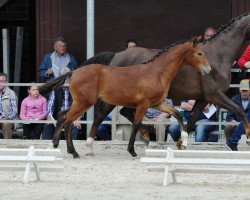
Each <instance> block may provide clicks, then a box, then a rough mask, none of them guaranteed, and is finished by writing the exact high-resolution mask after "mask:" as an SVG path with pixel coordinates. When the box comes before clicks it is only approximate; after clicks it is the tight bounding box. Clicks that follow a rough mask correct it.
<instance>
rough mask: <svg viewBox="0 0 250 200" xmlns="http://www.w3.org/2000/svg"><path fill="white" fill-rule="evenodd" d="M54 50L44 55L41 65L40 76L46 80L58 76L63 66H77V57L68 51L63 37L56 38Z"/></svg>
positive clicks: (71, 68) (73, 67) (71, 67)
mask: <svg viewBox="0 0 250 200" xmlns="http://www.w3.org/2000/svg"><path fill="white" fill-rule="evenodd" d="M54 50H55V51H54V52H52V53H51V52H50V53H47V54H46V55H45V56H44V58H43V60H42V62H41V65H40V67H39V77H40V78H41V79H43V81H46V82H48V81H50V80H53V79H55V78H57V77H58V76H59V74H60V70H61V69H62V68H63V67H68V68H70V70H74V69H76V68H77V62H76V59H75V57H74V56H73V55H72V54H70V53H68V52H67V45H66V42H65V40H64V39H63V38H62V37H58V38H57V39H56V40H55V43H54Z"/></svg>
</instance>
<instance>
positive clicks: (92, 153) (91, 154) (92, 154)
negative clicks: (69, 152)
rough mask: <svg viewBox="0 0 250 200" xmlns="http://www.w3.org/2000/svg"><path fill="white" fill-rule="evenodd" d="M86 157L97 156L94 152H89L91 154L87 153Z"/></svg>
mask: <svg viewBox="0 0 250 200" xmlns="http://www.w3.org/2000/svg"><path fill="white" fill-rule="evenodd" d="M85 155H86V156H94V155H95V154H94V152H89V153H86V154H85Z"/></svg>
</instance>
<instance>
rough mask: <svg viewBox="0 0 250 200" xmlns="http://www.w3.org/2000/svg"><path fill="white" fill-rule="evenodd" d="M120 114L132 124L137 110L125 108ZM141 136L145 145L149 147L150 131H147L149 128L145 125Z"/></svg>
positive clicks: (141, 127)
mask: <svg viewBox="0 0 250 200" xmlns="http://www.w3.org/2000/svg"><path fill="white" fill-rule="evenodd" d="M120 114H121V115H122V116H124V117H125V118H126V119H128V120H129V121H130V122H131V123H133V122H134V116H135V108H126V107H123V108H122V109H121V110H120ZM139 131H140V133H141V135H142V141H143V143H144V144H145V145H146V146H148V144H149V140H150V138H149V131H148V129H147V126H146V125H145V124H141V126H140V129H139Z"/></svg>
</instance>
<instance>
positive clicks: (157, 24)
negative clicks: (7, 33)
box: [36, 0, 250, 67]
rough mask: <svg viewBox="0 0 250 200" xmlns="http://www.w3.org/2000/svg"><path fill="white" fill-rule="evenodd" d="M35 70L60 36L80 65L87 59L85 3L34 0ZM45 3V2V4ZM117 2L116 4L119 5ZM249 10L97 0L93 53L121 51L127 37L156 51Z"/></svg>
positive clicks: (192, 0) (166, 0)
mask: <svg viewBox="0 0 250 200" xmlns="http://www.w3.org/2000/svg"><path fill="white" fill-rule="evenodd" d="M36 2H37V7H36V13H37V19H36V21H37V67H38V65H39V63H40V61H41V59H42V57H43V55H44V54H45V53H46V52H47V51H49V50H51V49H53V39H54V38H56V37H57V36H59V35H62V36H63V37H64V38H65V39H66V40H67V41H68V49H69V51H70V52H71V53H73V54H74V55H75V56H76V58H77V60H78V63H81V62H83V61H84V60H85V58H86V0H74V1H68V0H46V1H45V0H37V1H36ZM45 2H46V3H45ZM119 2H120V1H119ZM249 10H250V5H249V1H247V0H220V1H218V0H210V1H204V0H189V1H183V0H175V1H172V0H162V1H154V0H143V1H141V0H123V1H122V3H118V1H117V0H95V53H98V52H101V51H113V52H117V51H122V50H123V49H124V48H125V47H124V45H125V44H124V43H125V41H126V40H127V39H128V38H135V39H136V40H138V42H139V45H140V46H143V47H149V48H160V47H162V46H164V45H168V44H170V43H173V42H175V41H177V40H181V39H187V38H190V37H192V36H193V35H200V34H202V32H203V30H204V29H205V27H207V26H213V27H215V28H219V27H220V25H222V24H224V23H226V22H227V21H229V20H230V19H231V18H232V17H235V16H238V15H239V14H241V13H242V12H246V11H249Z"/></svg>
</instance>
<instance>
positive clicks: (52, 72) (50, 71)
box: [46, 68, 54, 75]
mask: <svg viewBox="0 0 250 200" xmlns="http://www.w3.org/2000/svg"><path fill="white" fill-rule="evenodd" d="M46 74H47V75H50V74H54V71H53V69H52V68H49V69H47V71H46Z"/></svg>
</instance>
